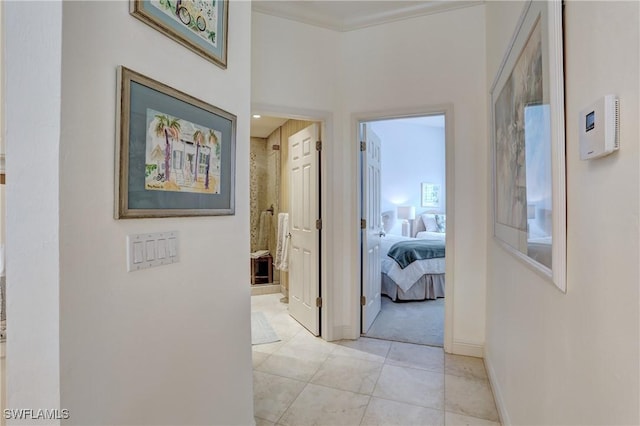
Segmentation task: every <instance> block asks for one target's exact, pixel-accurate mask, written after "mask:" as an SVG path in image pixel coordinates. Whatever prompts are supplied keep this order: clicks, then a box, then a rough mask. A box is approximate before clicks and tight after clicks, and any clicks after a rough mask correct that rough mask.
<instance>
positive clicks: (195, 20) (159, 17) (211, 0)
mask: <svg viewBox="0 0 640 426" xmlns="http://www.w3.org/2000/svg"><path fill="white" fill-rule="evenodd" d="M129 9H130V12H131V14H132V15H133V16H135V17H136V18H138V19H140V20H141V21H142V22H144V23H146V24H148V25H150V26H152V27H153V28H155V29H156V30H158V31H160V32H161V33H163V34H165V35H167V36H168V37H171V38H172V39H174V40H175V41H177V42H178V43H180V44H182V45H183V46H185V47H187V48H188V49H191V50H193V51H194V52H196V53H197V54H198V55H200V56H202V57H203V58H206V59H208V60H209V61H211V62H213V63H214V64H216V65H218V66H219V67H220V68H225V69H226V68H227V34H228V28H227V26H228V21H229V18H228V16H229V1H228V0H130V7H129Z"/></svg>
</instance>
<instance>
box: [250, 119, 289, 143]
mask: <svg viewBox="0 0 640 426" xmlns="http://www.w3.org/2000/svg"><path fill="white" fill-rule="evenodd" d="M287 120H288V118H279V117H265V116H264V115H263V116H261V117H260V118H255V117H251V137H252V138H267V137H269V135H270V134H271V133H273V131H274V130H276V129H277V128H278V127H280V126H282V125H283V124H284V123H285V122H286V121H287Z"/></svg>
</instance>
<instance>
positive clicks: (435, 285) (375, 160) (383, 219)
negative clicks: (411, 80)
mask: <svg viewBox="0 0 640 426" xmlns="http://www.w3.org/2000/svg"><path fill="white" fill-rule="evenodd" d="M447 112H448V108H443V109H441V110H434V111H429V112H428V113H426V114H424V115H411V116H404V117H403V116H394V117H367V118H366V119H360V121H359V130H360V141H359V144H360V151H361V156H360V172H361V173H360V176H361V177H360V204H361V213H362V215H361V216H362V218H363V223H362V227H361V228H362V233H361V294H362V300H361V305H362V307H361V333H362V335H364V336H367V337H374V338H381V339H386V340H396V341H402V342H407V343H416V344H423V345H431V346H441V347H442V346H445V324H446V321H445V312H446V307H445V305H448V304H450V302H451V301H450V300H447V299H446V298H445V289H446V285H445V283H447V284H448V282H447V280H445V276H447V270H448V269H449V267H450V266H451V265H450V264H451V263H452V261H451V259H450V255H449V252H448V250H447V249H448V247H447V246H448V244H447V241H448V240H449V241H450V238H449V236H448V232H447V231H452V221H450V223H449V227H447V214H449V216H452V215H451V213H453V196H452V193H453V192H452V191H453V185H452V179H447V178H448V177H449V176H451V175H452V174H451V173H450V171H449V170H448V169H447V165H448V164H449V163H450V161H449V160H450V158H449V157H451V156H452V155H453V153H452V147H451V146H449V145H450V143H449V142H450V141H449V140H448V139H449V137H448V132H447V128H450V127H451V126H450V124H449V123H447ZM451 281H452V280H451ZM446 293H447V295H449V294H451V292H450V291H446Z"/></svg>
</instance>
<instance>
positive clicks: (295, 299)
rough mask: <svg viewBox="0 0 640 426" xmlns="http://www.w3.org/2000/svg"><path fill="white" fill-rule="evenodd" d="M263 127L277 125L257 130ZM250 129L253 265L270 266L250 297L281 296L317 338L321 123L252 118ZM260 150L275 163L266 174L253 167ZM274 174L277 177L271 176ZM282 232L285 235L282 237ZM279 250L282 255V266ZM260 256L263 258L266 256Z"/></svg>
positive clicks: (320, 265) (310, 119)
mask: <svg viewBox="0 0 640 426" xmlns="http://www.w3.org/2000/svg"><path fill="white" fill-rule="evenodd" d="M300 118H301V117H300ZM268 122H271V123H276V125H275V126H273V125H272V128H269V129H267V130H265V129H261V127H263V126H264V125H265V123H268ZM251 129H252V130H251V136H252V138H251V143H252V149H251V164H252V165H251V191H250V193H251V199H250V205H251V219H252V220H251V235H252V241H251V249H252V265H253V263H254V262H256V259H254V257H257V256H263V257H262V259H264V258H265V257H266V258H267V259H268V260H267V261H268V262H272V265H273V270H272V271H270V272H271V273H270V274H268V275H265V276H269V277H270V278H271V277H272V279H269V281H270V282H269V283H266V282H265V283H264V284H262V283H258V284H255V283H256V280H254V279H253V278H252V283H254V284H252V294H254V295H258V294H266V293H271V292H281V293H282V298H281V301H282V302H283V303H286V304H288V306H287V308H288V312H289V314H290V315H291V317H293V318H294V319H295V320H296V321H298V322H299V323H300V324H302V325H303V326H304V327H305V328H307V330H308V331H309V332H310V333H311V334H313V335H316V336H317V335H321V331H322V330H321V316H320V312H321V304H322V303H321V296H322V294H321V277H322V262H321V261H322V252H321V250H322V246H321V244H320V243H321V235H322V227H321V223H322V221H321V218H322V208H321V206H322V205H321V202H320V201H321V194H322V191H321V176H322V174H321V162H320V158H321V143H320V140H321V132H322V129H323V122H322V121H319V120H313V118H312V117H305V119H299V118H288V117H277V118H276V117H275V116H271V115H266V114H254V116H253V118H252V126H251ZM254 148H257V149H254ZM260 149H262V150H263V151H264V152H266V157H267V158H269V159H274V158H275V159H276V161H275V162H274V161H271V162H268V164H269V165H270V167H266V169H267V170H265V167H260V166H257V167H254V166H255V165H256V163H258V162H259V159H258V158H257V157H258V155H257V151H259V150H260ZM273 174H277V176H275V177H274V176H270V175H273ZM265 182H267V183H266V184H265ZM269 182H271V183H269ZM260 185H262V186H264V188H263V189H262V190H261V189H259V188H258V187H259V186H260ZM266 198H269V199H268V200H266ZM265 217H266V218H267V219H269V220H270V222H271V229H272V232H271V235H272V237H271V242H270V243H267V244H266V245H265V244H264V243H265V242H264V239H262V238H260V237H261V236H263V234H264V226H263V224H262V222H263V221H264V218H265ZM285 217H286V220H283V219H285ZM283 225H284V226H283ZM283 229H286V230H285V231H284V232H283ZM258 245H265V247H262V246H261V247H258ZM283 247H284V251H285V252H286V253H287V254H286V255H285V259H284V262H283V256H282V254H283V250H282V249H283ZM254 249H256V250H254ZM265 252H268V253H267V254H266V255H265V254H264V253H265ZM256 290H258V291H256Z"/></svg>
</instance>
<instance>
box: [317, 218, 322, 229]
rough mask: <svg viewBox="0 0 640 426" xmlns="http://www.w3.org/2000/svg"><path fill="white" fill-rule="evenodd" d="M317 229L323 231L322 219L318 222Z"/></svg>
mask: <svg viewBox="0 0 640 426" xmlns="http://www.w3.org/2000/svg"><path fill="white" fill-rule="evenodd" d="M316 229H322V219H318V220H316Z"/></svg>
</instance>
